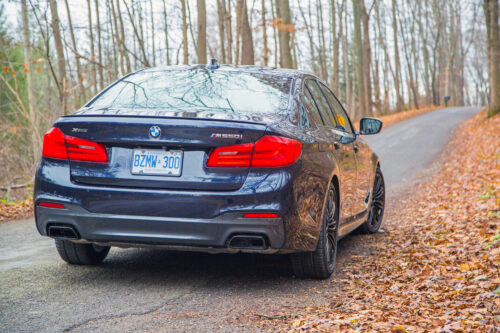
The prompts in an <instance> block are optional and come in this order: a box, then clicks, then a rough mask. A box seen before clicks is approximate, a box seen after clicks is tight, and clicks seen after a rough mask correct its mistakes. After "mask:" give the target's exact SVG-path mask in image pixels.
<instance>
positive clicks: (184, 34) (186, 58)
mask: <svg viewBox="0 0 500 333" xmlns="http://www.w3.org/2000/svg"><path fill="white" fill-rule="evenodd" d="M181 6H182V48H183V51H184V65H187V64H188V63H189V51H188V50H189V45H188V31H187V29H188V28H187V15H186V0H181Z"/></svg>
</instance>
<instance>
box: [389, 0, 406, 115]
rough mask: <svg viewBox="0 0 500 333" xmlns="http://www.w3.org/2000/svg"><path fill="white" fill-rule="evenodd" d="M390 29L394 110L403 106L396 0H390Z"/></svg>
mask: <svg viewBox="0 0 500 333" xmlns="http://www.w3.org/2000/svg"><path fill="white" fill-rule="evenodd" d="M392 30H393V36H394V63H395V72H394V86H395V87H394V88H395V89H396V110H398V111H399V110H401V109H402V107H403V100H402V98H401V92H400V87H401V85H400V77H401V72H400V71H401V70H400V64H399V47H398V19H397V17H396V0H392Z"/></svg>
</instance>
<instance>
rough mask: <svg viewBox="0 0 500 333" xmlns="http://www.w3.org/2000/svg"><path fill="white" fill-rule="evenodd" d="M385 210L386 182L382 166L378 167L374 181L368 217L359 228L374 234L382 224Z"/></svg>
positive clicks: (362, 231)
mask: <svg viewBox="0 0 500 333" xmlns="http://www.w3.org/2000/svg"><path fill="white" fill-rule="evenodd" d="M384 210H385V182H384V176H383V175H382V171H381V170H380V167H377V171H376V172H375V180H374V182H373V191H372V196H371V203H370V208H369V212H368V218H367V219H366V221H365V223H363V224H362V225H361V226H360V227H359V230H360V231H361V233H364V234H374V233H376V232H377V231H378V230H379V229H380V226H381V225H382V220H383V219H384Z"/></svg>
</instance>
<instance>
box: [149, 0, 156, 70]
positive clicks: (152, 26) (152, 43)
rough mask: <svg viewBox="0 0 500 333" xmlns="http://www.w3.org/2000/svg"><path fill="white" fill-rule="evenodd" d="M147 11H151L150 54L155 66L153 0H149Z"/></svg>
mask: <svg viewBox="0 0 500 333" xmlns="http://www.w3.org/2000/svg"><path fill="white" fill-rule="evenodd" d="M149 12H150V13H151V16H150V18H151V53H152V54H151V55H152V56H153V66H156V47H155V37H156V35H155V17H154V12H153V0H149Z"/></svg>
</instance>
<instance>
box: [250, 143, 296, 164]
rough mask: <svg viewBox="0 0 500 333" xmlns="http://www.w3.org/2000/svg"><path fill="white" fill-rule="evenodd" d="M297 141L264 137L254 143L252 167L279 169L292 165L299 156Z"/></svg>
mask: <svg viewBox="0 0 500 333" xmlns="http://www.w3.org/2000/svg"><path fill="white" fill-rule="evenodd" d="M301 151H302V144H301V143H300V142H299V141H296V140H292V139H288V138H283V137H280V136H264V137H263V138H262V139H260V140H259V141H257V142H256V143H255V148H254V150H253V155H252V163H251V164H250V165H251V166H252V167H281V166H287V165H290V164H293V163H294V162H295V161H296V160H297V159H298V158H299V156H300V152H301Z"/></svg>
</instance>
